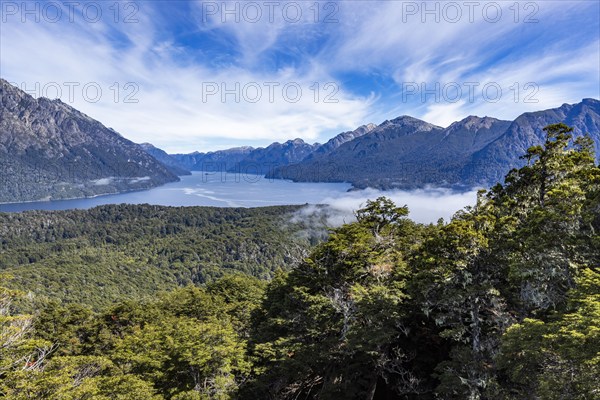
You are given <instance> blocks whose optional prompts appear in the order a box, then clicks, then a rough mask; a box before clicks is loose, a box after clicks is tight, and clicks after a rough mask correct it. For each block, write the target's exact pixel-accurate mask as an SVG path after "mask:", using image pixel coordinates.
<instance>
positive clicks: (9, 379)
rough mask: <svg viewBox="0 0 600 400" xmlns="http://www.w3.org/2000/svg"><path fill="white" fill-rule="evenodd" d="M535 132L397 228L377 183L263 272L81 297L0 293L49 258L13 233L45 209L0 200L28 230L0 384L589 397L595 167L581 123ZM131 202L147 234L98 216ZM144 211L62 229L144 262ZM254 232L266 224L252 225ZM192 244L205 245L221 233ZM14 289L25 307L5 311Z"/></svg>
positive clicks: (597, 224) (217, 392) (33, 392)
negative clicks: (148, 292) (335, 223)
mask: <svg viewBox="0 0 600 400" xmlns="http://www.w3.org/2000/svg"><path fill="white" fill-rule="evenodd" d="M545 131H546V134H547V139H546V142H545V144H544V145H543V146H536V147H532V148H530V149H529V150H528V152H527V154H525V155H524V160H525V161H526V162H527V165H526V166H524V167H523V168H521V169H519V170H513V171H511V172H510V173H509V174H508V176H507V177H506V179H505V183H504V184H499V185H497V186H495V187H493V188H492V189H491V190H489V191H487V192H486V191H482V192H480V194H479V197H478V201H477V204H476V205H475V206H474V207H472V208H467V209H465V210H462V211H459V212H458V213H457V214H456V215H455V217H454V218H453V219H452V220H451V221H450V222H449V223H444V222H443V221H440V222H439V223H438V224H435V225H421V224H417V223H415V222H412V221H411V220H410V219H409V218H408V217H407V215H408V210H407V209H406V207H399V206H397V205H395V204H393V203H392V202H391V201H389V200H388V199H386V198H379V199H376V200H373V201H370V202H368V203H367V204H366V205H365V207H364V208H362V209H361V210H358V211H357V212H356V222H353V223H350V224H346V225H343V226H341V227H339V228H336V229H333V230H332V231H331V232H330V235H329V237H328V239H327V240H326V241H324V242H322V243H320V244H317V245H316V246H315V247H314V248H313V249H312V252H311V253H310V255H309V256H308V257H306V258H305V259H304V261H302V262H301V263H299V264H298V265H297V266H296V267H295V268H287V269H285V268H284V269H281V270H277V271H276V272H275V273H273V274H271V273H269V274H266V275H264V276H263V275H261V274H256V273H255V274H254V275H257V276H259V277H263V278H264V277H272V279H270V281H268V282H267V281H266V280H261V279H257V278H256V277H252V276H250V275H248V272H250V273H251V274H252V273H253V271H249V270H245V269H244V268H238V270H239V271H238V272H235V273H229V274H222V273H219V274H216V275H215V276H214V279H210V280H207V279H196V280H195V279H189V280H186V281H182V282H179V283H182V284H187V283H189V285H187V286H185V287H181V288H178V289H175V290H171V291H169V292H164V293H162V294H160V295H153V296H148V297H144V298H140V299H129V300H125V301H121V302H117V303H114V304H107V302H106V301H104V300H102V301H98V303H96V305H98V306H102V307H96V309H92V308H90V304H88V305H86V304H79V303H78V302H76V301H74V299H75V298H76V296H77V294H71V295H69V296H59V295H55V294H54V293H51V292H48V293H47V297H46V298H44V302H43V304H39V303H36V302H38V299H37V298H35V297H32V296H25V293H24V292H23V291H17V290H14V289H15V285H14V282H17V284H16V286H19V284H20V283H22V282H24V281H23V279H25V278H24V277H26V276H28V274H31V273H33V271H35V270H36V269H35V268H33V269H27V268H24V266H26V265H27V262H25V261H24V260H25V258H26V257H34V258H35V260H34V261H33V263H32V264H36V263H39V262H41V261H38V260H48V259H53V260H58V258H56V257H58V256H57V255H56V254H58V253H60V251H61V250H60V248H57V247H53V246H54V245H49V244H48V243H52V240H48V238H42V237H38V238H36V237H32V236H31V235H33V234H34V232H41V231H44V230H45V228H44V226H45V225H43V224H45V223H46V222H45V221H43V220H39V219H36V218H34V216H32V215H27V216H23V217H20V216H6V215H3V216H2V217H1V218H2V219H3V221H4V222H3V224H10V221H8V220H10V219H11V218H24V221H25V220H26V221H30V222H31V223H34V222H36V221H37V222H36V223H38V224H42V225H41V228H42V229H41V230H40V229H39V227H35V226H31V227H29V228H28V227H27V225H25V226H24V227H23V229H22V230H21V231H20V232H18V233H14V234H12V235H8V236H10V237H9V238H8V239H5V240H4V242H3V243H2V246H3V247H2V256H1V259H2V263H3V266H2V267H3V268H4V269H5V270H7V271H10V272H11V274H12V275H13V277H12V278H9V277H8V276H6V277H3V284H2V285H1V286H5V287H11V288H12V289H7V288H4V289H2V291H1V292H0V329H1V331H0V396H4V397H6V398H11V399H42V398H43V399H57V400H58V399H61V400H62V399H92V398H93V399H230V398H240V399H470V400H475V399H514V400H522V399H556V400H559V399H569V400H570V399H581V400H584V399H585V400H587V399H599V398H600V388H599V386H598V377H599V376H600V272H599V263H600V234H599V232H600V169H599V168H598V166H596V165H595V161H594V160H595V156H594V153H593V149H592V143H591V141H590V140H589V139H588V138H585V137H583V138H578V139H577V140H573V139H572V137H571V135H570V128H569V127H567V126H566V125H563V124H556V125H550V126H548V127H546V129H545ZM136 210H137V211H139V212H140V214H139V215H137V216H136V217H131V216H129V217H128V221H129V223H132V224H134V226H137V227H139V229H140V232H141V230H144V229H148V232H152V234H156V235H157V239H156V241H157V242H156V243H149V242H147V241H145V240H142V239H141V237H142V236H141V235H140V236H139V237H138V239H140V240H137V241H136V240H131V238H129V235H130V234H131V232H129V233H127V234H124V233H123V232H120V231H119V229H118V228H116V226H117V225H115V224H114V222H115V219H119V218H122V217H121V215H123V214H127V213H128V212H134V211H136ZM95 212H97V213H100V212H103V210H102V209H96V211H95ZM149 212H151V208H148V209H141V210H140V209H136V208H127V207H125V206H116V207H115V208H114V209H112V210H107V211H106V220H105V221H101V220H100V219H91V220H89V222H88V223H87V224H83V225H81V226H79V228H77V229H78V231H77V232H75V234H74V235H75V236H74V237H75V238H79V239H78V240H82V241H85V245H86V246H90V247H94V246H99V245H100V246H109V245H110V246H112V245H113V244H114V243H125V244H126V248H127V249H128V250H127V251H131V252H133V256H132V257H133V258H135V257H138V255H141V254H146V255H147V259H146V260H145V261H146V262H147V263H153V262H157V261H160V260H161V259H160V258H157V254H160V250H156V249H158V248H163V245H160V246H159V245H158V243H159V242H158V241H159V240H162V237H161V236H160V232H162V229H163V228H164V229H168V228H167V227H168V226H171V223H165V222H164V221H165V219H164V218H166V217H165V216H164V215H157V216H154V217H153V218H149V219H147V220H146V219H145V218H146V217H145V216H144V215H145V214H146V213H149ZM162 212H166V213H167V214H169V213H170V212H171V211H164V210H162ZM236 212H237V213H241V212H242V211H236ZM248 212H250V213H251V212H252V211H248ZM183 213H184V214H185V212H183ZM223 213H224V214H223V215H226V212H225V211H223ZM273 214H274V215H275V216H276V215H279V214H278V213H277V212H274V213H273ZM44 215H45V214H44ZM174 215H176V213H175V214H173V215H170V217H169V218H174ZM206 216H207V215H204V216H203V217H202V218H200V219H198V221H204V220H203V218H206ZM60 218H65V217H64V215H63V216H61V217H60ZM224 218H225V220H226V219H227V218H226V217H224ZM267 220H268V219H267ZM6 221H8V222H6ZM135 221H137V222H135ZM221 222H223V221H220V222H219V224H220V223H221ZM196 223H200V222H195V223H191V226H194V224H196ZM202 223H204V222H202ZM219 224H216V225H214V226H213V228H212V229H217V230H218V229H219V228H218V227H219V226H220V225H219ZM266 224H267V225H268V223H266ZM59 225H60V226H63V227H66V226H67V225H68V224H67V223H66V222H65V223H61V224H59ZM184 225H185V224H184ZM3 226H4V225H3ZM16 226H23V225H12V227H13V228H14V227H16ZM173 227H174V229H176V227H181V225H179V224H174V225H173ZM65 229H66V228H65ZM136 229H138V228H136ZM8 231H11V232H12V231H13V230H12V229H9V230H7V229H4V233H3V235H7V232H8ZM193 231H194V230H193V229H191V230H190V231H189V232H188V233H187V234H186V236H185V237H186V238H188V240H192V238H193V233H192V232H193ZM233 231H235V230H233ZM49 232H50V231H49ZM65 232H69V231H68V229H67V230H64V231H61V234H62V235H63V237H64V235H65ZM98 232H102V234H100V235H98V234H97V233H98ZM242 232H243V234H244V235H249V236H250V237H252V232H253V231H252V230H251V229H248V230H242ZM265 233H266V234H269V233H271V234H273V232H269V230H268V229H265V230H263V231H257V235H263V234H265ZM57 234H58V232H54V233H50V235H51V236H54V237H55V236H56V235H57ZM67 236H68V235H67ZM108 237H110V238H111V239H110V240H108ZM166 237H169V235H167V236H166ZM217 237H218V236H215V238H217ZM277 239H278V240H281V241H285V240H287V239H286V238H285V237H284V236H281V235H278V236H277ZM165 240H167V239H165ZM215 240H216V239H215ZM57 243H59V244H61V245H62V246H66V245H67V243H64V242H61V241H58V242H57ZM78 243H80V242H77V241H75V245H74V246H75V248H78V247H77V246H78ZM178 243H179V244H180V246H182V248H185V247H186V246H188V244H189V243H187V242H186V241H181V242H178ZM283 243H285V242H282V246H284V244H283ZM210 245H211V246H214V247H211V249H210V250H207V251H213V252H218V251H219V250H218V247H219V246H223V245H224V243H220V242H210ZM207 247H209V246H207ZM79 248H81V247H79ZM167 248H168V247H167ZM69 251H74V250H69ZM125 256H127V254H126V253H124V255H123V257H125ZM88 262H90V261H89V260H86V259H84V258H79V259H77V260H76V261H74V262H73V265H75V264H77V263H81V265H86V263H88ZM114 262H115V264H114V265H120V263H122V262H123V260H122V259H119V258H117V259H115V261H114ZM137 262H138V263H142V261H141V260H138V261H137ZM92 264H93V263H92ZM60 265H62V264H60V263H53V264H47V267H48V268H53V267H56V268H58V267H59V266H60ZM257 265H261V264H260V260H259V262H257ZM159 266H160V268H158V269H159V270H161V269H165V268H166V267H165V266H164V265H162V264H161V265H159ZM281 266H282V267H285V265H281ZM154 267H156V266H154ZM154 267H153V268H154ZM218 267H219V266H215V268H217V269H215V270H214V271H218ZM64 268H65V269H66V270H67V271H68V270H69V268H76V267H75V266H65V267H64ZM78 268H83V267H78ZM148 268H150V267H148ZM264 268H265V271H273V270H274V268H273V265H266V266H264ZM167 269H169V270H172V268H171V267H169V268H167ZM94 271H95V270H93V269H92V270H90V274H93V273H94ZM102 271H104V270H99V273H103V272H102ZM211 271H212V270H211ZM244 272H246V273H244ZM19 282H20V283H19ZM32 282H33V281H32ZM82 288H88V286H85V285H82ZM95 289H97V288H95ZM59 299H62V301H59ZM27 302H33V303H36V304H37V305H38V307H40V308H39V310H36V311H32V312H30V313H25V312H18V310H16V309H15V307H14V305H15V304H16V305H18V307H20V308H19V309H22V310H26V309H27V307H26V306H24V305H23V304H25V303H27ZM83 303H85V302H83Z"/></svg>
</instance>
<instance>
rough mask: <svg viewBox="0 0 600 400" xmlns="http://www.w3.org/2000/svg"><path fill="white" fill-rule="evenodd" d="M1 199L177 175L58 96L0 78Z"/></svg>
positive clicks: (93, 191) (85, 191)
mask: <svg viewBox="0 0 600 400" xmlns="http://www.w3.org/2000/svg"><path fill="white" fill-rule="evenodd" d="M0 170H1V171H2V174H1V175H0V202H18V201H33V200H40V199H64V198H75V197H86V196H94V195H101V194H108V193H117V192H122V191H131V190H139V189H148V188H151V187H154V186H157V185H161V184H164V183H166V182H172V181H176V180H177V179H178V178H177V176H175V174H173V173H172V172H170V171H169V170H168V169H167V168H166V167H165V166H164V165H163V164H161V163H160V162H158V161H157V160H156V159H154V158H153V157H152V156H150V155H148V154H147V153H146V152H145V151H144V150H143V148H142V147H140V146H139V145H137V144H135V143H133V142H131V141H130V140H127V139H125V138H124V137H122V136H121V135H119V134H118V133H117V132H115V131H114V130H112V129H110V128H107V127H105V126H104V125H102V124H101V123H100V122H98V121H96V120H94V119H92V118H90V117H89V116H87V115H85V114H83V113H81V112H79V111H77V110H76V109H74V108H73V107H70V106H69V105H67V104H65V103H63V102H61V101H60V100H49V99H46V98H39V99H35V98H33V97H32V96H30V95H28V94H27V93H25V92H23V91H22V90H20V89H18V88H16V87H14V86H12V85H10V84H9V83H8V82H7V81H5V80H3V79H0Z"/></svg>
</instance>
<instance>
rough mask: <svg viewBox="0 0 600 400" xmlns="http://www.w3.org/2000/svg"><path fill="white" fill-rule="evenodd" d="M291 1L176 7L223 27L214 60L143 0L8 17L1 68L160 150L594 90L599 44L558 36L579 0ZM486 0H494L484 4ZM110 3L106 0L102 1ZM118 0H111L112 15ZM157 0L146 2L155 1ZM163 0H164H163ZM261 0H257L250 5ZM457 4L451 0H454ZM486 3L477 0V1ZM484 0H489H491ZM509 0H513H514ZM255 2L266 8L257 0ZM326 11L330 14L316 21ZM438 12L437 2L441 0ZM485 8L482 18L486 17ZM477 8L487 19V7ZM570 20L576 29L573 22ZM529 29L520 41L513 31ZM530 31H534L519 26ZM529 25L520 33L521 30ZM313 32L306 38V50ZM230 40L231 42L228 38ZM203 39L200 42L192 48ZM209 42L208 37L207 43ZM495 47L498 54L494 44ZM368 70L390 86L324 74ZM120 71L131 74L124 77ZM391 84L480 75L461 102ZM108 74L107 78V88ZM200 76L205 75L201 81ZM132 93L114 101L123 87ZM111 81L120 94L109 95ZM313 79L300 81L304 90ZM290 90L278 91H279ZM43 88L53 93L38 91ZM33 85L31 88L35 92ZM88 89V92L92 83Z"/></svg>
mask: <svg viewBox="0 0 600 400" xmlns="http://www.w3.org/2000/svg"><path fill="white" fill-rule="evenodd" d="M210 3H213V4H216V5H218V6H219V7H229V8H230V9H231V8H232V7H235V6H236V5H237V6H238V7H240V6H242V5H243V3H242V2H239V1H228V2H226V3H224V2H210ZM291 3H296V4H302V5H303V8H302V10H303V14H302V18H301V20H300V21H299V22H298V23H290V22H289V21H286V20H285V18H283V15H282V13H281V8H282V7H283V6H284V5H285V4H284V3H281V4H279V6H278V7H279V8H278V11H276V12H275V14H274V16H275V19H274V22H273V23H270V22H269V20H268V18H266V16H263V18H261V19H260V21H258V22H257V23H249V22H248V21H243V20H242V21H240V22H237V23H236V22H235V21H234V19H231V18H229V19H228V20H227V21H226V22H225V23H223V22H222V20H221V14H217V15H212V16H210V17H209V18H207V19H205V18H203V17H202V7H203V5H202V4H203V3H202V2H196V3H191V4H192V6H191V8H190V12H189V15H185V18H187V19H189V21H192V22H193V23H194V26H195V28H194V29H196V31H194V32H192V31H190V32H185V34H186V35H192V34H195V33H197V32H202V33H204V34H207V35H213V36H217V37H222V38H223V40H228V41H231V42H233V46H229V47H227V48H224V49H223V51H224V52H231V51H234V53H235V54H227V56H228V57H227V58H226V59H227V60H228V62H227V63H226V62H221V63H220V64H219V63H217V64H219V65H220V67H219V68H218V69H215V65H214V63H212V61H214V60H206V59H200V61H199V60H198V58H197V57H195V55H193V54H189V53H188V50H186V49H184V48H183V47H182V46H180V45H178V44H177V39H178V38H177V37H175V34H174V33H171V32H169V29H170V28H171V27H170V26H169V24H173V23H174V21H172V20H169V18H170V17H169V15H168V13H164V12H161V11H160V10H158V9H157V8H155V3H152V2H140V3H135V4H138V5H139V10H138V12H136V14H135V18H137V19H138V20H139V22H138V23H132V24H124V23H117V24H115V23H111V22H110V19H111V17H112V14H110V11H108V10H107V9H105V12H106V15H105V19H104V20H103V22H98V23H93V24H91V23H86V22H85V21H84V20H82V18H76V19H75V21H74V22H72V23H71V22H66V23H64V21H61V23H54V24H51V23H34V22H32V21H29V22H26V23H21V22H20V18H19V16H17V17H15V18H12V17H10V18H8V21H7V22H3V23H2V30H1V32H0V35H1V42H2V49H1V50H2V59H1V62H0V66H1V71H2V77H3V78H5V79H7V80H9V81H13V82H17V83H21V82H26V83H27V87H29V88H32V87H34V84H35V82H39V83H40V84H41V86H42V87H43V85H45V84H47V83H51V82H57V83H59V84H60V85H61V86H63V89H64V90H63V96H62V99H63V101H65V102H69V99H68V90H67V88H66V87H65V86H64V83H66V82H78V83H79V84H80V86H79V88H77V89H76V90H75V99H74V100H75V101H74V102H73V103H72V105H73V106H74V107H76V108H78V109H80V110H82V111H83V112H85V113H87V114H88V115H90V116H92V117H94V118H96V119H98V120H100V121H101V122H103V123H104V124H105V125H107V126H110V127H113V128H114V129H116V130H117V131H119V132H120V133H122V134H123V135H124V136H125V137H127V138H129V139H132V140H134V141H137V142H144V141H149V142H152V143H154V144H155V145H157V146H159V147H162V148H165V149H166V150H169V151H193V150H201V151H206V150H214V149H215V148H220V147H221V146H218V145H213V146H211V144H210V143H211V141H215V140H216V139H218V142H219V143H226V142H227V143H237V144H243V143H244V142H252V143H254V144H256V142H257V141H258V142H261V143H263V144H268V143H269V142H271V141H284V140H287V139H290V138H295V137H301V138H303V139H305V140H308V141H315V140H317V139H321V140H323V139H326V138H324V137H322V136H323V133H324V132H327V133H328V134H330V133H332V132H333V133H335V132H340V131H345V130H350V129H354V128H355V127H356V126H358V125H361V124H364V123H367V122H376V123H379V122H381V121H383V120H384V119H391V118H394V117H396V116H398V115H401V114H409V115H413V116H416V117H419V118H423V119H426V120H429V122H432V123H436V124H439V125H448V124H449V123H450V122H452V121H453V120H458V119H462V118H464V117H465V116H467V115H469V114H478V115H490V116H496V117H499V118H506V119H513V118H515V117H516V116H518V115H519V114H521V113H522V112H525V111H532V110H538V109H543V108H551V107H556V106H559V105H561V104H562V103H565V102H576V101H579V100H581V98H582V97H593V96H597V93H598V88H597V86H598V74H597V71H598V70H599V69H600V64H599V63H600V50H599V43H598V41H597V39H595V38H589V39H588V41H587V42H575V41H573V40H570V41H568V40H566V39H569V38H570V35H571V33H570V32H571V31H569V30H568V29H569V28H568V27H566V26H565V28H562V26H564V24H561V23H558V22H557V21H560V22H564V20H568V19H569V16H570V15H572V13H574V12H581V10H582V9H583V7H588V8H590V9H591V10H592V9H593V7H596V9H597V7H598V6H597V5H594V4H590V3H592V2H567V3H565V2H536V3H535V4H536V5H537V6H538V7H539V10H538V12H537V14H536V16H535V17H536V18H538V19H539V23H538V24H529V25H526V24H523V23H522V19H523V18H524V17H525V16H526V14H527V13H526V11H527V10H521V14H520V15H519V18H520V22H519V23H515V22H514V14H513V13H514V11H511V10H510V9H509V8H508V7H510V6H513V3H512V2H506V3H501V4H502V6H503V16H502V19H501V21H499V22H498V23H491V22H489V20H488V21H486V19H485V18H484V16H483V14H482V10H481V8H478V9H477V10H476V12H475V13H474V20H473V22H471V21H469V16H468V14H466V12H467V10H466V9H465V8H464V6H463V8H462V13H463V14H462V17H461V18H460V20H459V21H458V22H456V23H450V22H448V21H444V17H446V19H448V18H451V17H452V15H451V14H447V13H446V14H441V15H440V16H441V20H440V22H439V23H436V22H434V21H433V16H431V15H426V16H425V17H426V18H427V21H428V22H427V23H423V22H422V20H421V18H422V15H421V12H419V13H417V14H416V15H412V14H410V13H409V9H408V8H407V7H410V6H411V4H412V5H413V6H414V5H416V6H418V7H423V5H424V4H425V3H424V2H396V1H390V2H377V3H376V5H374V3H373V2H372V1H352V2H337V3H331V4H337V7H338V9H335V10H334V9H325V7H326V5H327V4H330V2H322V3H320V4H319V6H320V7H319V10H320V14H319V17H318V18H315V14H314V11H313V10H311V9H310V7H312V6H313V3H310V4H309V3H306V4H305V3H298V2H291ZM489 3H490V4H491V3H493V2H489ZM111 4H113V3H111ZM125 4H127V3H125V2H122V3H120V7H121V8H120V9H121V12H122V14H121V18H123V16H124V9H123V7H124V6H125ZM157 4H158V3H157ZM164 4H166V3H164ZM258 4H262V3H258ZM436 4H437V6H438V7H439V8H440V12H442V13H443V11H442V10H443V7H445V4H447V3H444V2H428V7H430V9H431V7H435V6H436ZM458 4H463V3H460V2H459V3H458ZM485 4H487V3H481V7H483V6H484V5H485ZM495 4H496V3H495ZM521 4H522V3H521ZM262 11H263V12H266V10H265V9H263V10H262ZM332 11H334V14H333V15H332V17H333V18H336V19H337V20H338V22H337V23H329V24H326V23H320V24H316V23H315V19H317V20H318V21H320V22H322V20H323V19H325V17H326V16H327V14H328V13H330V12H332ZM448 12H449V11H448ZM489 16H490V15H488V16H487V17H489ZM488 19H489V18H488ZM541 27H544V28H546V29H547V32H553V31H555V30H556V29H564V32H565V35H564V39H563V40H559V41H555V42H551V43H550V42H545V41H544V38H543V37H542V36H540V37H539V38H536V37H534V36H535V35H533V33H532V32H534V33H535V32H537V31H539V32H541V33H540V34H541V35H543V36H545V35H546V33H544V32H546V31H544V30H543V29H540V28H541ZM573 32H575V31H573ZM526 34H529V36H531V37H532V39H531V40H532V41H533V42H534V43H533V44H534V45H532V43H529V42H528V41H527V40H523V39H521V36H522V35H526ZM532 35H533V36H532ZM529 36H528V38H529ZM315 37H319V38H320V39H319V40H320V41H318V46H317V47H318V49H317V50H315V49H312V51H311V50H309V49H308V47H310V44H311V43H313V42H314V41H315ZM514 41H518V42H517V43H519V45H520V47H519V48H521V47H522V49H521V50H522V54H521V53H519V54H512V52H511V51H509V50H511V49H512V48H511V46H512V45H513V42H514ZM232 49H233V50H232ZM199 50H203V49H199ZM213 50H214V49H213ZM270 52H281V53H283V54H293V55H294V57H296V58H295V61H294V62H289V63H283V65H285V66H284V67H281V68H273V67H272V65H271V61H273V60H271V59H269V57H276V56H272V55H269V53H270ZM503 52H504V53H507V54H505V55H504V56H501V54H503ZM347 72H350V73H359V74H360V73H373V74H378V75H381V76H383V77H386V78H389V79H390V80H391V81H392V82H395V84H396V90H397V93H392V94H391V95H390V94H389V93H383V92H382V93H378V92H376V91H374V92H373V93H371V94H370V95H366V96H364V95H363V96H358V95H356V94H354V93H353V92H352V89H353V87H352V85H353V83H355V82H352V81H349V82H348V81H342V80H338V79H336V77H337V76H339V75H340V74H343V73H347ZM88 82H96V83H97V84H98V85H99V86H100V87H101V88H102V92H103V93H102V97H101V99H100V100H99V101H98V102H97V103H91V102H87V101H85V99H84V98H83V95H82V92H81V88H82V86H83V85H84V84H86V83H88ZM128 82H132V83H134V84H135V85H136V86H129V87H127V88H126V87H125V85H126V84H127V83H128ZM211 82H214V83H216V84H217V85H218V87H219V93H217V94H216V95H213V96H208V97H204V98H203V90H205V89H208V88H209V86H210V87H211V88H214V87H213V86H212V85H211ZM268 82H277V83H279V84H280V86H278V87H276V88H275V97H274V99H273V101H272V102H271V101H269V87H268V86H266V85H267V83H268ZM315 82H318V83H319V99H318V101H315V98H314V88H315V86H313V85H314V83H315ZM327 82H334V83H335V84H336V86H334V87H333V88H338V89H339V90H338V91H337V93H336V94H335V95H334V99H336V100H338V102H337V103H325V102H324V100H325V96H326V95H327V94H330V93H332V91H331V88H329V90H326V88H325V87H324V85H325V83H327ZM403 82H417V83H425V84H427V85H428V87H429V88H431V87H433V85H434V84H435V83H436V82H438V83H440V84H441V85H443V84H445V83H449V82H457V83H459V84H461V85H462V84H464V83H465V82H478V83H480V86H479V89H477V90H478V91H476V92H475V94H476V97H475V98H474V100H473V101H471V100H470V99H469V98H468V97H467V94H466V93H467V92H466V91H465V92H464V93H463V96H462V97H461V98H460V99H459V101H457V102H448V101H444V100H445V99H444V98H441V101H439V102H435V101H434V100H432V98H431V96H429V97H428V98H426V99H425V101H423V100H422V98H421V97H420V96H418V95H417V96H414V97H413V98H409V99H403V98H402V95H401V93H400V88H401V87H402V83H403ZM487 82H497V83H498V84H500V85H501V87H502V88H503V96H502V98H501V101H499V102H497V103H492V102H486V101H483V100H482V98H481V97H482V96H481V86H482V85H483V84H485V83H487ZM515 82H518V83H519V85H520V86H519V88H520V97H519V101H517V102H515V101H514V100H513V95H514V92H513V91H511V90H510V89H509V88H510V87H511V86H513V84H514V83H515ZM528 82H535V83H536V84H537V85H538V87H539V93H538V94H537V95H536V96H535V97H534V98H537V99H539V100H540V101H539V102H538V103H525V102H524V96H525V95H526V94H528V93H531V90H529V91H527V90H525V88H524V85H525V84H526V83H528ZM115 83H117V85H116V86H115ZM236 83H239V89H240V92H241V94H243V93H244V92H243V88H244V85H247V84H250V86H247V88H248V90H249V92H245V93H246V94H249V95H250V97H252V94H253V92H252V88H253V87H254V88H256V87H257V86H258V87H259V88H261V91H262V97H261V100H260V101H258V102H256V103H252V102H249V101H245V100H248V99H244V98H243V96H242V98H241V99H240V101H239V102H236V101H234V100H233V96H232V95H228V96H227V97H226V101H225V102H223V101H222V100H221V96H220V94H221V93H220V92H221V88H222V86H221V85H225V87H226V88H229V89H231V88H234V87H235V84H236ZM286 83H297V84H299V85H300V86H301V87H302V91H303V92H302V96H301V97H300V99H299V101H298V102H296V103H292V102H290V101H286V99H285V97H284V96H283V93H282V87H283V86H284V85H285V84H286ZM207 85H209V86H207ZM136 87H137V88H139V91H138V92H137V93H135V94H134V95H133V99H137V100H139V102H138V103H125V102H124V100H125V97H124V96H126V95H128V94H130V95H131V94H133V91H134V90H135V89H136ZM117 88H118V92H119V98H118V101H115V92H116V90H117ZM311 88H313V90H311ZM292 92H293V90H292V89H290V92H289V93H292ZM51 93H54V91H51ZM40 94H43V93H40ZM92 94H93V92H92Z"/></svg>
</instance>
